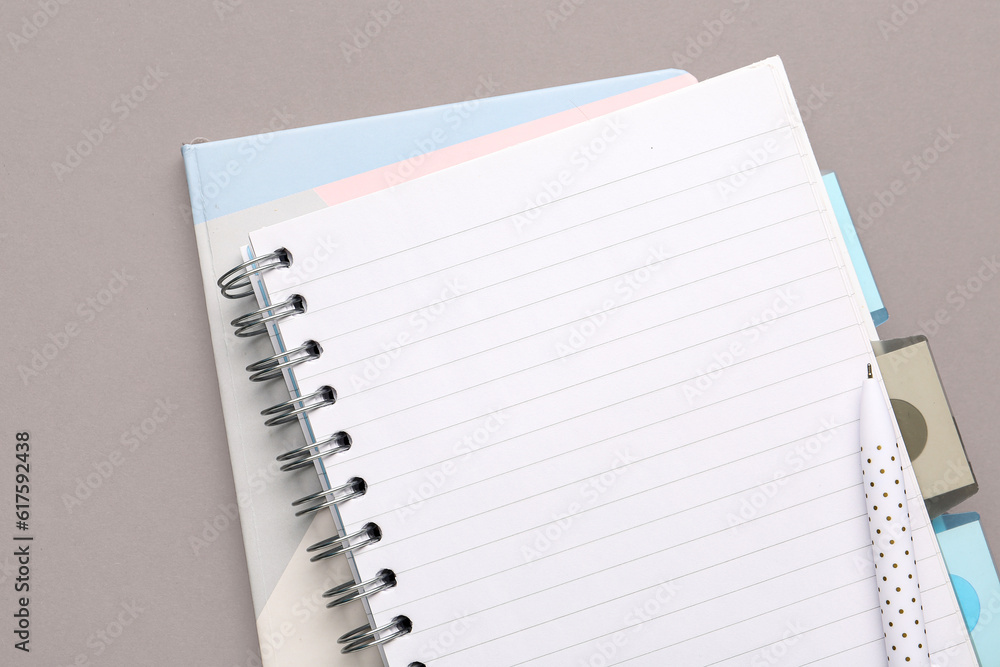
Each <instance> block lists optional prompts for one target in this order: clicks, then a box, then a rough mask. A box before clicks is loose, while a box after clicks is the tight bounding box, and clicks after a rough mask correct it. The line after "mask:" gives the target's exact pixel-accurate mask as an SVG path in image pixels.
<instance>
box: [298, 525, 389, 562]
mask: <svg viewBox="0 0 1000 667" xmlns="http://www.w3.org/2000/svg"><path fill="white" fill-rule="evenodd" d="M381 539H382V529H381V528H379V527H378V524H376V523H371V522H369V523H366V524H365V525H364V526H362V527H361V530H358V531H355V532H353V533H351V534H350V535H345V536H344V537H340V536H339V535H338V536H336V537H330V538H327V539H325V540H322V541H320V542H317V543H316V544H314V545H312V546H310V547H307V548H306V551H308V552H309V553H312V552H314V551H320V550H322V549H326V551H321V553H318V554H316V555H315V556H313V557H312V558H310V559H309V560H310V562H313V563H315V562H316V561H320V560H326V559H327V558H333V557H334V556H339V555H340V554H343V553H347V552H348V551H354V550H356V549H361V548H364V547H367V546H368V545H370V544H375V543H376V542H378V541H379V540H381ZM327 547H332V548H327Z"/></svg>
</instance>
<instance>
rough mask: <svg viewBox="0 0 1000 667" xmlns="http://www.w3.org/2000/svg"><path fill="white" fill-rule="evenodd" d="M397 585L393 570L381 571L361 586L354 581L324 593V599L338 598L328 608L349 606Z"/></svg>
mask: <svg viewBox="0 0 1000 667" xmlns="http://www.w3.org/2000/svg"><path fill="white" fill-rule="evenodd" d="M395 585H396V573H395V572H393V571H392V570H379V572H378V574H376V575H375V576H374V577H372V578H371V579H369V580H368V581H362V582H361V583H360V584H356V583H354V580H353V579H352V580H351V581H347V582H344V583H342V584H341V585H339V586H335V587H333V588H331V589H330V590H328V591H326V592H325V593H323V597H325V598H333V597H335V598H336V599H335V600H333V601H332V602H328V603H327V605H326V606H327V608H332V607H339V606H340V605H342V604H347V603H348V602H353V601H355V600H360V599H362V598H367V597H371V596H372V595H375V594H376V593H379V592H381V591H384V590H386V589H388V588H392V587H393V586H395Z"/></svg>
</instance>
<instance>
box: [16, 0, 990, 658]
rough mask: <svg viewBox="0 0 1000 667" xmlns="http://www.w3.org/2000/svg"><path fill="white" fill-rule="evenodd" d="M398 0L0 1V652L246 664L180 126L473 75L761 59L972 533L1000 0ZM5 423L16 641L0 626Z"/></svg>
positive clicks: (698, 70) (587, 74)
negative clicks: (923, 347)
mask: <svg viewBox="0 0 1000 667" xmlns="http://www.w3.org/2000/svg"><path fill="white" fill-rule="evenodd" d="M400 3H401V4H400V5H399V7H401V11H399V12H398V13H397V14H395V15H393V16H392V18H391V20H390V21H389V22H388V24H387V25H385V26H384V28H382V30H381V31H380V33H379V34H378V35H376V36H375V37H374V38H371V39H370V40H369V43H368V44H367V45H366V46H365V47H364V48H362V49H354V48H350V49H348V50H347V53H345V50H344V45H345V44H347V45H351V44H352V39H353V37H352V34H353V33H354V32H355V31H356V30H358V29H363V27H364V25H365V23H367V22H369V21H371V20H372V14H371V12H372V11H373V10H374V11H376V12H380V11H382V10H385V9H387V8H388V7H389V5H390V2H389V0H365V1H357V0H352V1H351V2H341V3H320V2H280V3H267V2H263V1H261V0H242V1H241V0H215V1H214V2H209V1H205V2H171V3H164V2H150V1H145V0H136V1H134V2H101V3H94V2H91V3H84V2H77V1H74V0H62V1H60V0H5V1H4V2H3V3H2V4H0V33H2V34H3V40H2V41H0V105H2V106H0V109H2V112H3V121H4V122H3V123H2V126H0V135H2V136H0V267H2V273H0V278H2V279H3V281H4V289H3V300H2V304H0V307H2V311H3V317H2V318H0V340H2V341H3V353H2V358H0V373H2V376H0V380H2V381H0V664H24V665H59V666H63V665H72V664H76V665H225V666H229V665H252V664H255V657H254V653H255V652H256V647H257V642H256V637H255V631H254V623H253V613H252V606H251V603H250V595H249V590H248V587H247V575H246V567H245V564H244V559H243V546H242V542H241V540H240V531H239V527H238V525H236V523H235V521H233V520H231V519H229V518H228V517H229V515H230V514H231V512H232V511H233V510H234V502H235V495H234V491H233V483H232V477H231V470H230V465H229V460H228V450H227V447H226V444H225V440H224V438H225V436H224V431H223V422H222V415H221V411H220V401H219V396H218V387H217V382H216V379H215V371H214V367H213V361H212V358H211V346H210V342H209V334H208V326H207V320H206V316H205V311H204V297H203V295H202V290H201V280H200V277H199V275H198V263H197V253H196V250H195V242H194V233H193V231H192V222H191V219H190V215H189V213H188V212H187V190H186V185H185V179H184V172H183V167H182V162H181V157H180V151H179V148H180V145H181V143H183V142H186V141H190V140H192V139H194V138H195V137H199V136H204V137H209V138H212V139H221V138H227V137H236V136H242V135H247V134H252V133H257V132H261V131H264V130H266V128H267V124H268V122H269V120H270V119H271V118H272V116H273V115H274V113H275V110H276V109H277V110H281V111H282V112H283V113H285V114H288V115H290V116H291V117H292V120H291V124H292V125H293V126H303V125H311V124H315V123H322V122H328V121H332V120H338V119H345V118H352V117H357V116H364V115H371V114H376V113H384V112H389V111H397V110H403V109H410V108H415V107H422V106H427V105H432V104H440V103H445V102H452V101H460V100H463V99H467V98H470V97H472V96H473V94H474V91H475V88H476V86H477V85H479V83H478V82H479V78H480V77H481V76H485V77H492V79H493V80H495V81H496V82H497V83H498V89H497V93H508V92H515V91H520V90H527V89H531V88H539V87H544V86H551V85H557V84H563V83H571V82H575V81H582V80H588V79H595V78H600V77H608V76H615V75H621V74H628V73H634V72H640V71H646V70H652V69H659V68H663V67H681V68H684V69H687V70H689V71H691V72H692V73H693V74H695V75H696V76H697V77H699V78H701V79H704V78H708V77H711V76H713V75H716V74H719V73H722V72H724V71H727V70H730V69H733V68H736V67H739V66H741V65H745V64H749V63H751V62H753V61H756V60H759V59H761V58H764V57H767V56H770V55H773V54H778V55H781V56H782V58H783V59H784V62H785V66H786V68H787V70H788V73H789V76H790V78H791V80H792V84H793V87H794V88H795V90H796V94H797V97H798V98H799V102H800V104H801V105H804V106H806V107H807V108H808V111H805V110H804V111H803V115H804V117H805V122H806V126H807V129H808V131H809V134H810V137H811V139H812V142H813V146H814V148H815V151H816V155H817V158H818V160H819V162H820V165H821V167H823V168H824V169H832V170H835V171H836V172H837V173H838V175H839V178H840V181H841V185H842V186H843V189H844V192H845V194H846V196H847V199H848V204H849V206H850V208H851V211H852V213H853V214H854V215H855V216H856V218H857V217H858V216H859V214H860V213H861V212H862V211H866V210H867V211H869V212H870V219H868V220H866V219H865V218H864V217H861V218H860V220H859V225H860V227H861V229H860V235H861V238H862V242H863V243H864V246H865V250H866V251H867V253H868V257H869V260H870V262H871V265H872V267H873V271H874V273H875V276H876V279H877V280H878V283H879V286H880V288H881V291H882V295H883V298H884V300H885V303H886V305H887V306H888V309H889V313H890V320H889V322H888V323H887V324H886V325H884V326H883V327H882V328H881V329H880V331H881V333H882V335H883V337H892V336H901V335H909V334H913V333H919V332H922V333H925V334H927V335H928V336H929V337H930V340H931V346H932V349H933V351H934V354H935V356H936V359H937V362H938V365H939V366H940V370H941V373H942V375H943V377H944V382H945V386H946V389H947V391H948V393H949V398H950V400H951V402H952V405H953V408H954V410H955V413H956V415H957V418H958V423H959V426H960V428H961V430H962V434H963V436H964V439H965V442H966V445H967V447H968V449H969V454H970V457H971V458H972V460H973V464H974V466H975V469H976V471H977V473H978V475H979V478H980V481H981V483H982V486H983V489H982V491H981V492H980V493H979V495H978V496H976V497H975V498H973V499H972V500H971V501H968V502H966V503H965V504H964V505H963V506H962V509H969V510H979V511H982V512H983V513H984V522H985V524H986V529H987V531H988V537H990V538H991V539H992V541H993V543H994V545H996V546H1000V483H998V482H997V478H998V477H1000V455H998V453H997V451H996V447H995V445H996V440H997V430H998V426H1000V418H998V410H997V407H996V406H997V405H998V404H1000V390H998V387H997V377H998V371H1000V361H998V359H1000V355H998V354H997V352H996V351H997V349H998V347H1000V298H998V295H1000V279H997V268H996V267H995V266H992V265H990V264H989V263H984V258H985V259H991V258H993V257H995V256H996V255H995V253H997V252H998V251H1000V248H998V246H1000V231H998V229H1000V228H998V225H997V219H996V204H995V202H996V196H997V191H998V188H997V185H998V184H997V179H998V176H997V173H998V171H997V166H998V165H997V159H996V156H997V155H998V148H1000V146H998V141H1000V124H998V123H997V122H996V112H997V102H998V99H1000V98H998V92H997V90H996V87H995V85H994V84H995V82H996V78H997V71H998V65H1000V51H998V50H997V48H996V43H995V33H996V27H997V25H1000V5H997V4H996V3H993V2H964V3H944V2H938V1H936V0H926V1H918V0H905V1H901V2H898V3H884V2H865V1H862V0H850V1H845V2H839V3H818V2H798V3H778V2H776V1H773V0H770V1H769V0H738V1H735V2H733V1H731V0H714V1H711V2H697V3H695V2H688V3H684V4H678V3H666V2H655V1H650V2H628V3H626V2H614V3H610V2H609V3H602V2H598V1H597V0H562V2H559V1H558V0H548V1H541V2H497V3H479V2H475V3H470V2H458V1H450V2H441V1H439V2H429V1H424V2H417V1H411V2H407V1H406V0H400ZM723 11H728V12H730V13H731V14H729V15H726V16H725V17H723V14H722V12H723ZM383 16H384V15H383ZM721 18H727V19H731V20H730V21H729V22H728V23H725V22H723V21H722V20H720V19H721ZM32 22H34V23H36V24H39V25H41V27H39V28H37V29H35V28H33V27H32V26H31V24H32ZM699 42H700V43H699ZM352 46H353V45H352ZM150 71H154V72H157V75H156V76H155V77H153V76H151V75H150V74H149V72H150ZM144 83H145V86H146V88H147V90H145V91H140V93H141V94H140V95H136V97H140V96H141V97H143V98H144V99H142V100H141V101H136V100H133V104H132V105H131V106H123V105H124V104H125V102H123V101H122V100H121V99H120V96H121V95H122V94H125V95H129V94H130V91H132V90H133V89H134V88H135V87H136V86H143V85H144ZM116 99H117V100H118V101H117V102H116ZM810 99H812V101H813V103H812V105H811V106H810V105H809V100H810ZM133 107H134V108H133ZM126 110H127V115H126V113H125V111H126ZM102 126H103V128H104V130H101V128H102ZM107 129H111V131H110V133H108V132H106V131H105V130H107ZM99 130H100V134H103V135H104V136H103V138H101V139H100V141H99V142H96V141H95V143H96V146H95V147H94V148H93V150H92V151H91V152H90V154H88V155H85V156H82V157H81V159H80V160H79V163H78V164H77V161H76V160H75V159H72V158H71V160H70V164H69V165H68V166H66V168H65V169H63V168H59V167H54V163H63V164H64V165H67V151H68V147H69V146H73V145H76V144H77V143H79V142H81V141H83V140H84V139H85V137H86V136H88V135H89V136H90V137H91V138H94V137H96V136H97V134H96V133H97V132H98V131H99ZM949 130H950V132H951V133H952V134H953V135H957V138H953V139H951V140H950V141H949V142H939V143H938V146H939V147H940V146H943V145H945V143H947V144H948V145H947V150H944V151H940V150H938V149H934V148H933V147H934V141H935V138H936V137H937V136H939V132H948V131H949ZM925 151H928V161H930V159H931V158H933V159H934V161H933V163H932V164H926V169H924V168H921V167H920V166H915V165H916V163H915V162H913V157H914V156H920V155H921V154H923V153H924V152H925ZM331 159H336V156H331ZM894 181H898V183H896V184H895V193H893V184H894ZM886 191H888V192H889V193H890V194H891V198H892V201H891V203H888V204H884V205H883V206H882V208H881V209H880V208H879V206H877V204H878V203H879V195H880V193H881V196H882V199H884V200H885V201H886V202H889V197H890V194H886ZM116 272H117V273H116ZM977 274H979V276H981V277H983V278H987V280H984V281H982V282H981V283H977ZM116 276H117V278H116ZM970 281H972V282H971V283H970ZM959 286H968V289H970V290H972V289H976V291H968V292H966V294H967V296H963V295H962V293H961V292H959V291H956V290H957V289H958V287H959ZM977 288H978V289H977ZM963 289H965V288H963ZM935 317H937V320H938V321H937V323H935V322H934V320H935ZM67 331H70V332H72V335H71V334H69V333H66V332H67ZM47 346H48V347H47ZM36 351H37V352H38V353H39V354H41V355H44V354H45V353H46V352H47V353H48V354H49V356H50V357H51V358H50V359H45V358H44V357H38V358H35V353H36ZM33 360H34V363H35V366H36V368H37V369H38V370H37V372H36V373H34V374H32V373H26V372H25V370H24V369H26V368H32V363H33ZM164 406H166V409H165V408H164ZM133 430H134V431H135V432H136V433H138V434H141V435H138V436H137V435H133V434H132V433H131V432H132V431H133ZM18 431H29V432H30V433H31V443H32V449H31V475H30V477H31V506H32V507H31V519H30V527H31V529H30V531H29V533H30V534H32V535H34V536H35V541H34V542H33V543H32V547H31V548H32V561H31V568H32V569H31V581H30V585H31V590H30V599H31V604H30V610H31V629H32V635H31V644H30V646H31V653H30V654H23V653H21V652H20V651H16V650H15V649H14V648H13V641H14V636H13V629H14V628H13V617H12V614H13V613H14V611H15V594H14V583H15V578H16V576H17V574H16V571H15V563H14V558H13V556H12V554H13V546H12V545H13V542H12V541H11V538H12V536H13V534H14V533H15V532H16V531H15V530H14V520H15V518H14V515H13V510H14V508H13V503H14V501H13V493H14V489H13V486H14V463H15V461H14V447H13V442H14V435H15V433H16V432H18ZM88 476H89V481H88ZM213 524H215V526H214V528H210V527H211V526H212V525H213ZM193 537H197V538H199V539H202V540H204V545H203V546H201V545H199V546H197V547H196V546H193V544H192V538H193ZM331 664H335V658H334V657H333V656H331Z"/></svg>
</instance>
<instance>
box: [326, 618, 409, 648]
mask: <svg viewBox="0 0 1000 667" xmlns="http://www.w3.org/2000/svg"><path fill="white" fill-rule="evenodd" d="M412 630H413V623H412V622H411V621H410V619H409V618H408V617H406V616H396V617H395V618H393V619H392V620H391V621H389V622H388V623H386V624H385V625H383V626H382V627H379V628H373V627H371V626H370V625H362V626H361V627H358V628H354V629H353V630H351V631H350V632H348V633H345V634H343V635H341V636H340V638H339V639H337V642H338V643H340V644H347V646H345V647H344V648H342V649H340V652H341V653H356V652H357V651H362V650H364V649H366V648H372V647H373V646H381V645H382V644H387V643H389V642H391V641H392V640H393V639H397V638H399V637H402V636H403V635H406V634H409V633H410V632H411V631H412Z"/></svg>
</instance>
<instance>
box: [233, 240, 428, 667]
mask: <svg viewBox="0 0 1000 667" xmlns="http://www.w3.org/2000/svg"><path fill="white" fill-rule="evenodd" d="M291 263H292V256H291V253H289V252H288V250H286V249H285V248H278V249H277V250H275V251H274V252H271V253H268V254H266V255H262V256H260V257H256V258H254V259H252V260H250V261H247V262H244V263H242V264H240V265H239V266H236V267H234V268H232V269H230V270H229V271H227V272H226V273H225V274H223V276H222V277H221V278H219V280H218V285H219V288H220V289H221V290H222V295H223V296H224V297H226V298H228V299H238V298H241V297H245V296H251V295H253V293H254V291H253V286H252V282H251V276H253V275H255V274H258V275H259V274H260V273H263V272H264V271H268V270H270V269H275V268H283V267H288V266H291ZM305 312H306V301H305V299H304V298H303V297H302V296H301V295H298V294H293V295H291V296H290V297H288V298H287V299H285V300H284V301H282V302H281V303H277V304H273V305H271V306H267V307H265V308H260V309H258V310H255V311H253V312H250V313H247V314H246V315H243V316H241V317H238V318H236V319H235V320H233V321H232V325H233V326H234V327H236V332H235V333H236V335H237V336H239V337H241V338H245V337H250V336H258V335H261V334H266V333H268V325H269V324H270V323H272V322H278V321H279V320H282V319H285V318H287V317H292V316H294V315H299V314H302V313H305ZM322 354H323V348H322V347H321V346H320V344H319V343H318V342H316V341H315V340H307V341H306V342H305V343H303V344H302V345H300V346H298V347H296V348H294V349H291V350H288V351H287V352H281V353H278V354H274V355H272V356H270V357H267V358H265V359H261V360H260V361H257V362H254V363H252V364H250V365H249V366H247V367H246V370H247V371H248V372H249V373H250V380H251V381H252V382H265V381H268V380H275V379H278V378H281V377H282V376H283V374H284V371H285V370H287V369H290V368H293V367H294V366H298V365H299V364H303V363H305V362H307V361H312V360H314V359H319V357H320V355H322ZM336 402H337V391H336V390H335V389H334V388H333V387H331V386H329V385H324V386H322V387H320V388H319V389H317V390H316V391H314V392H313V393H311V394H307V395H305V396H300V397H298V398H292V399H290V400H287V401H284V402H282V403H278V404H277V405H273V406H271V407H269V408H267V409H265V410H261V415H263V416H265V417H268V419H267V420H265V421H264V424H265V425H267V426H280V425H282V424H287V423H290V422H293V421H296V420H297V419H298V418H299V416H300V415H304V414H306V413H308V412H310V411H312V410H317V409H319V408H322V407H324V406H327V405H333V404H334V403H336ZM351 444H352V441H351V436H350V435H349V434H348V433H346V432H345V431H338V432H337V433H334V434H332V435H329V436H327V437H325V438H322V439H320V440H315V441H314V442H312V443H310V444H307V445H304V446H302V447H299V448H297V449H293V450H291V451H288V452H285V453H283V454H280V455H278V457H277V460H278V461H279V462H282V466H281V468H280V469H281V470H283V471H292V470H300V469H302V468H306V467H309V466H312V465H314V462H315V461H317V460H320V459H323V458H325V457H328V456H333V455H335V454H338V453H340V452H345V451H347V450H349V449H350V448H351ZM367 491H368V484H367V482H365V480H364V479H362V478H360V477H352V478H351V479H349V480H347V482H345V483H344V484H341V485H340V486H337V487H334V488H331V489H327V490H323V491H319V492H317V493H312V494H310V495H307V496H304V497H302V498H299V499H298V500H296V501H295V502H293V503H292V506H293V507H299V506H301V505H307V507H305V508H303V509H301V510H298V511H297V512H296V513H295V516H304V515H309V514H315V513H316V512H319V511H321V510H324V509H327V508H329V507H333V506H335V505H339V504H340V503H343V502H347V501H348V500H351V499H354V498H359V497H361V496H363V495H365V493H366V492H367ZM381 539H382V529H381V528H379V526H378V524H376V523H373V522H369V523H366V524H365V525H364V526H362V527H361V529H359V530H357V531H355V532H353V533H351V534H349V535H344V536H343V537H341V536H339V535H337V536H334V537H331V538H328V539H325V540H321V541H320V542H317V543H315V544H313V545H311V546H309V547H308V548H307V549H306V551H307V552H308V553H312V554H314V555H313V556H311V557H310V559H309V560H310V561H312V562H316V561H321V560H326V559H328V558H333V557H335V556H339V555H341V554H345V553H348V552H354V551H356V550H358V549H363V548H364V547H366V546H369V545H371V544H375V543H376V542H378V541H380V540H381ZM394 586H396V573H395V572H393V571H392V570H389V569H383V570H379V572H378V573H377V574H376V575H375V576H374V577H372V578H371V579H369V580H367V581H362V582H359V583H355V582H354V581H347V582H345V583H343V584H340V585H339V586H335V587H333V588H331V589H329V590H328V591H326V592H324V593H323V597H324V598H333V599H332V600H331V601H330V602H328V603H327V605H326V606H327V607H337V606H340V605H344V604H347V603H349V602H353V601H355V600H363V599H367V598H369V597H371V596H373V595H376V594H377V593H380V592H382V591H384V590H387V589H389V588H393V587H394ZM412 630H413V623H412V622H411V621H410V619H409V617H407V616H396V617H394V618H393V619H392V620H391V621H390V622H389V623H387V624H385V625H383V626H381V627H377V628H375V627H372V626H371V625H363V626H361V627H358V628H355V629H354V630H351V631H350V632H348V633H346V634H344V635H343V636H342V637H340V638H339V639H338V640H337V641H338V642H339V643H341V644H344V645H345V646H344V647H343V648H342V649H341V652H342V653H356V652H358V651H362V650H364V649H367V648H372V647H376V646H381V645H383V644H387V643H389V642H391V641H393V640H394V639H397V638H399V637H402V636H403V635H406V634H409V633H410V632H411V631H412ZM409 667H425V665H424V664H423V663H421V662H412V663H410V665H409Z"/></svg>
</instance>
